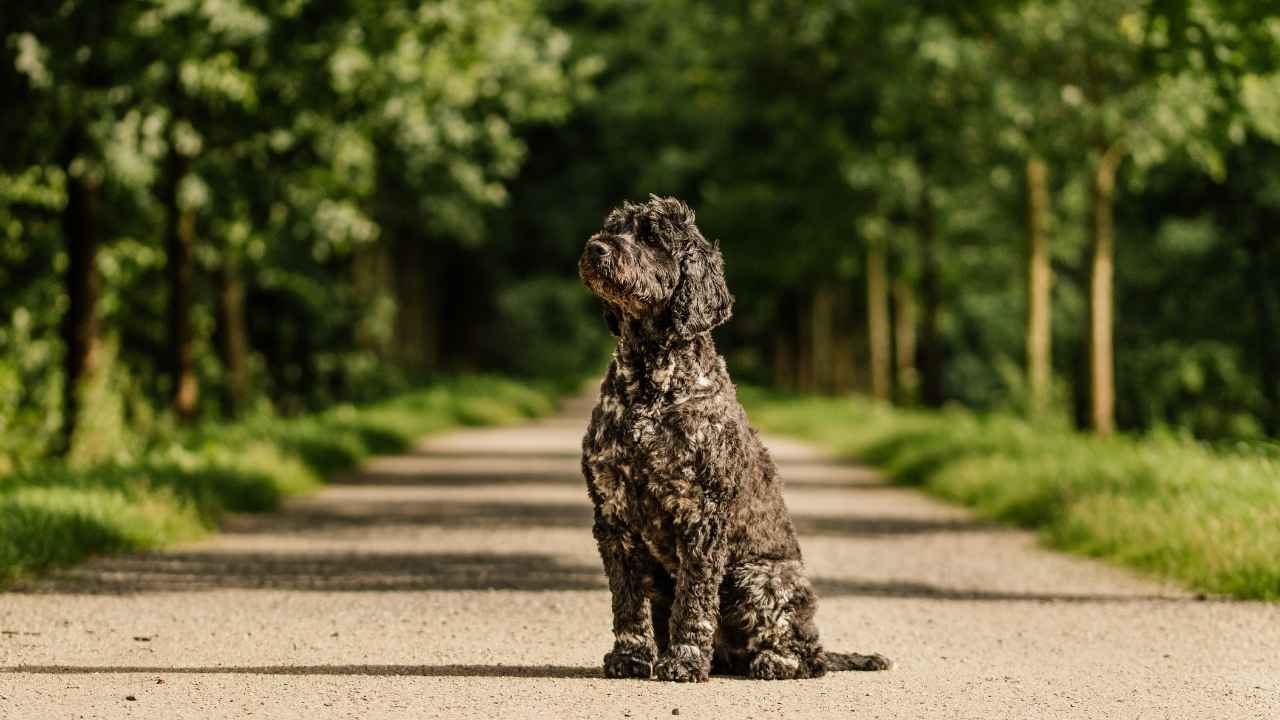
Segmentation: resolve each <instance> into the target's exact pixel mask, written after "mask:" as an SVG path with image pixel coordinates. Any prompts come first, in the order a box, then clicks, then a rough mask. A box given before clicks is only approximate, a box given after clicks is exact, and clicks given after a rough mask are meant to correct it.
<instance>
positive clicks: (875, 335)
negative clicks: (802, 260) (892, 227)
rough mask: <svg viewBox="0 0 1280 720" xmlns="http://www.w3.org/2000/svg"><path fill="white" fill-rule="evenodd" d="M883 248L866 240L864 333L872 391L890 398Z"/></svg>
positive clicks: (890, 354)
mask: <svg viewBox="0 0 1280 720" xmlns="http://www.w3.org/2000/svg"><path fill="white" fill-rule="evenodd" d="M885 265H886V261H885V248H884V243H883V242H881V241H875V240H873V241H871V242H869V243H867V336H868V343H869V345H870V349H871V352H870V356H871V357H870V361H871V395H872V396H873V397H875V398H876V399H878V400H885V401H888V400H889V399H890V397H889V393H890V386H889V383H890V373H891V366H892V363H893V358H892V347H891V343H892V341H891V339H890V336H889V332H890V331H889V280H888V271H887V270H886V268H885Z"/></svg>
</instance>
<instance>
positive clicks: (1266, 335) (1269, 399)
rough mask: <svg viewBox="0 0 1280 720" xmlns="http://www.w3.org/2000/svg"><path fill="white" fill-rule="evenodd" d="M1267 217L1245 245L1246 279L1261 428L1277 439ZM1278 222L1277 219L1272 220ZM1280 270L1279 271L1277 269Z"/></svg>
mask: <svg viewBox="0 0 1280 720" xmlns="http://www.w3.org/2000/svg"><path fill="white" fill-rule="evenodd" d="M1268 220H1269V217H1268V216H1267V215H1264V216H1263V219H1262V221H1261V222H1259V223H1255V225H1254V233H1255V235H1254V237H1253V238H1252V239H1251V241H1250V242H1249V243H1248V248H1249V268H1250V272H1249V279H1250V281H1251V282H1250V286H1251V287H1250V290H1251V294H1252V295H1253V317H1254V324H1255V327H1256V331H1255V332H1254V342H1255V351H1256V352H1257V356H1258V373H1259V381H1260V382H1261V384H1262V402H1263V407H1262V426H1263V428H1264V429H1265V431H1266V433H1267V435H1269V436H1271V437H1280V342H1277V332H1278V331H1277V328H1276V314H1277V310H1276V305H1277V302H1276V296H1275V291H1274V289H1273V287H1272V286H1273V282H1272V278H1274V277H1275V270H1273V268H1272V267H1271V265H1272V263H1273V261H1274V255H1272V254H1271V253H1269V252H1268V248H1267V245H1268V244H1269V243H1268V240H1269V237H1268V234H1269V233H1271V232H1273V231H1274V228H1275V227H1276V226H1275V225H1274V224H1273V222H1269V221H1268ZM1274 220H1280V217H1277V218H1274ZM1277 269H1280V268H1277Z"/></svg>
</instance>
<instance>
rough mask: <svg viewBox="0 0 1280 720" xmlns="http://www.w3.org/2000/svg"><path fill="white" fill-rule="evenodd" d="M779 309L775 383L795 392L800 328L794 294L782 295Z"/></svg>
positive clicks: (775, 336) (775, 344)
mask: <svg viewBox="0 0 1280 720" xmlns="http://www.w3.org/2000/svg"><path fill="white" fill-rule="evenodd" d="M777 309H778V319H777V321H776V325H777V332H775V333H774V334H773V382H774V385H775V386H776V387H778V388H781V389H785V390H795V389H797V386H796V346H797V344H798V341H797V334H798V328H797V327H796V325H795V318H796V312H795V295H794V293H792V292H789V291H784V292H782V293H780V294H779V296H778V304H777Z"/></svg>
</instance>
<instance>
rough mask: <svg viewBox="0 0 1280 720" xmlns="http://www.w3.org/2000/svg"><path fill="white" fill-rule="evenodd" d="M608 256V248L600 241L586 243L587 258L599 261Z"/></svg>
mask: <svg viewBox="0 0 1280 720" xmlns="http://www.w3.org/2000/svg"><path fill="white" fill-rule="evenodd" d="M608 255H609V246H608V245H605V244H604V243H603V242H601V241H600V240H592V241H591V242H589V243H587V256H588V257H590V258H591V259H592V260H600V259H601V258H605V257H608Z"/></svg>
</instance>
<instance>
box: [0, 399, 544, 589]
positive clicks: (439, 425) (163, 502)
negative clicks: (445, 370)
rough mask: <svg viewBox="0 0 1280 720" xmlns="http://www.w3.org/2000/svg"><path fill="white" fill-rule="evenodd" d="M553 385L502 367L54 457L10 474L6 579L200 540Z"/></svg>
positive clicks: (0, 533) (531, 408)
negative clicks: (395, 392) (91, 454)
mask: <svg viewBox="0 0 1280 720" xmlns="http://www.w3.org/2000/svg"><path fill="white" fill-rule="evenodd" d="M554 405H555V403H554V395H553V393H552V392H551V391H549V390H544V389H540V388H537V387H534V386H531V385H525V384H519V383H516V382H512V381H509V380H502V379H498V378H494V377H482V376H470V377H458V378H454V379H448V380H442V381H440V382H437V383H434V384H432V385H431V386H429V387H427V388H424V389H421V390H415V391H412V392H409V393H405V394H403V395H400V396H397V397H395V398H392V399H390V400H385V401H383V402H379V403H376V404H372V405H366V406H358V407H357V406H352V405H343V406H339V407H335V408H332V409H330V410H327V411H325V412H323V413H319V414H315V415H308V416H303V417H299V418H294V419H281V418H259V419H255V420H249V421H246V422H243V423H238V424H233V425H211V426H209V427H205V428H200V429H197V430H193V431H184V432H181V433H177V434H175V435H172V436H161V437H155V438H150V439H149V442H148V443H147V447H146V449H145V450H143V451H141V452H140V453H138V455H137V456H136V457H134V458H129V459H120V460H117V461H113V462H109V463H102V464H94V465H88V466H83V467H76V466H71V465H67V464H64V463H42V464H37V465H32V466H29V467H26V468H23V469H22V470H19V471H14V472H10V473H6V474H3V475H0V583H3V582H8V581H12V580H13V579H14V578H17V577H20V576H22V575H26V574H29V573H32V572H36V571H39V570H42V569H45V568H50V567H56V566H61V565H67V564H69V563H72V562H75V561H77V560H80V559H83V558H84V557H86V556H88V555H91V554H99V553H107V552H120V551H131V550H141V549H146V548H152V547H157V546H160V545H164V544H168V543H172V542H177V541H180V540H188V539H191V538H194V537H197V536H199V535H202V534H204V533H207V532H209V531H210V530H212V529H213V528H214V527H216V525H217V522H218V520H219V518H220V517H222V515H223V514H224V513H226V512H265V511H269V510H272V509H274V508H276V507H278V506H279V504H280V502H281V500H283V499H284V498H285V497H287V496H289V495H295V494H298V493H302V492H306V491H308V490H314V489H315V488H317V487H319V486H320V485H322V484H323V483H324V482H325V481H327V480H328V479H329V478H330V477H331V476H332V475H334V474H335V473H337V472H340V471H343V470H347V469H350V468H351V467H354V466H355V465H356V464H358V463H360V462H361V461H362V460H364V459H365V458H366V457H368V456H369V455H372V454H374V453H390V452H397V451H401V450H404V449H406V448H408V447H409V446H410V445H411V444H412V443H413V442H414V441H416V440H417V439H418V438H419V437H421V436H422V435H423V434H426V433H431V432H438V431H440V430H443V429H445V428H448V427H450V426H453V425H491V424H497V423H511V422H517V421H520V420H525V419H528V418H532V417H537V416H539V415H543V414H546V413H548V412H550V411H551V410H553V409H554Z"/></svg>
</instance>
